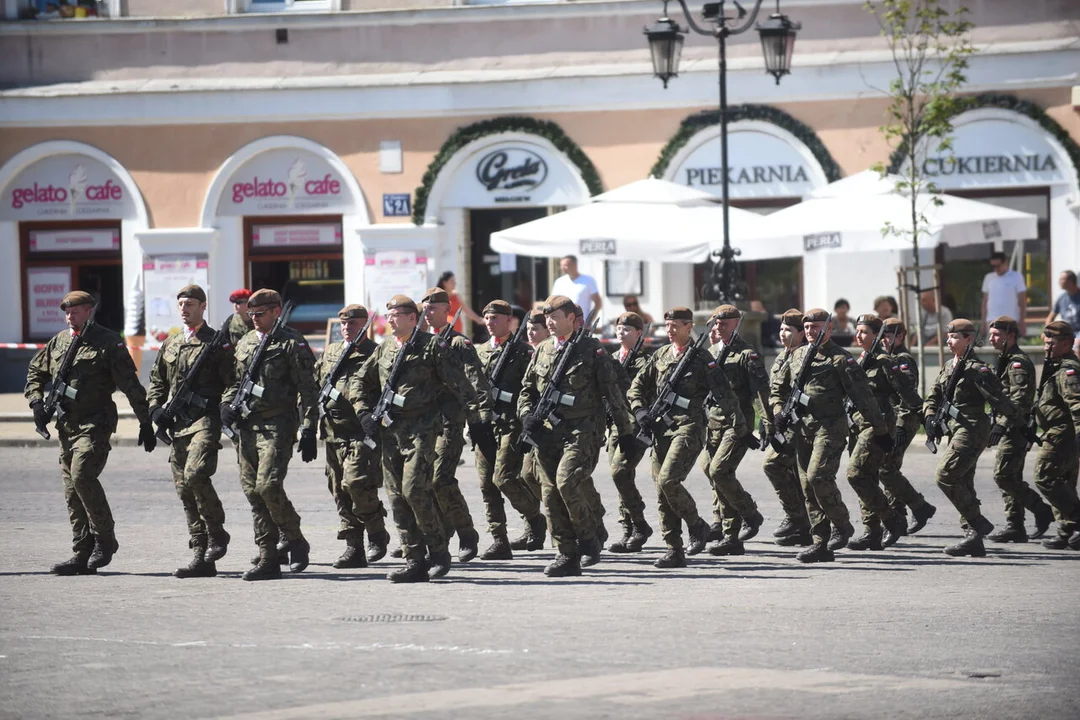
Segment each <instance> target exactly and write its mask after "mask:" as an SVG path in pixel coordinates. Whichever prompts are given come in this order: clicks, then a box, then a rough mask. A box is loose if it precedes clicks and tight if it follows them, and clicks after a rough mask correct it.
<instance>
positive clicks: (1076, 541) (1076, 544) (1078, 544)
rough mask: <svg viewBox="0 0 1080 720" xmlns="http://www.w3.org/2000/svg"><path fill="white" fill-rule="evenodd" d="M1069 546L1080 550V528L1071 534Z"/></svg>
mask: <svg viewBox="0 0 1080 720" xmlns="http://www.w3.org/2000/svg"><path fill="white" fill-rule="evenodd" d="M1069 548H1070V549H1072V550H1080V530H1073V533H1072V535H1070V536H1069Z"/></svg>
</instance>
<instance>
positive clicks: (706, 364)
mask: <svg viewBox="0 0 1080 720" xmlns="http://www.w3.org/2000/svg"><path fill="white" fill-rule="evenodd" d="M679 360H680V358H679V357H676V356H675V346H674V345H673V344H668V345H664V346H663V347H661V348H660V349H659V350H657V351H656V352H655V353H653V355H652V357H651V358H649V362H648V364H647V365H646V366H645V368H644V369H643V370H641V372H639V373H638V375H637V377H635V378H634V382H633V384H632V385H631V386H630V392H629V394H628V398H629V400H630V408H631V410H633V411H634V412H635V413H636V412H637V411H638V410H640V409H642V408H644V409H646V410H647V409H649V408H650V407H651V406H652V404H653V402H655V400H656V396H657V393H659V391H660V387H661V386H662V385H663V384H664V381H665V380H667V378H668V376H669V375H670V374H671V373H672V372H674V370H675V366H676V365H678V363H679ZM674 389H675V393H676V394H677V395H679V397H681V398H685V399H686V400H688V401H689V403H688V404H687V407H685V408H680V407H673V408H672V409H671V413H670V416H671V419H672V420H674V421H675V424H676V428H678V427H682V426H686V425H697V424H700V423H702V421H703V420H704V418H705V401H706V398H709V397H712V401H713V402H715V403H717V406H718V407H719V408H720V410H721V412H722V413H724V416H725V417H727V418H730V419H731V424H732V426H733V427H734V428H735V429H736V432H738V434H740V435H742V434H745V432H746V429H747V427H746V419H745V417H744V416H743V414H742V411H741V410H740V409H739V400H738V398H737V397H736V396H735V393H734V392H733V391H732V389H731V384H730V383H729V382H728V379H727V375H726V374H725V373H724V371H723V370H722V369H721V368H720V367H719V366H718V365H717V364H716V360H715V359H714V358H713V357H712V355H710V354H709V353H708V352H706V351H703V352H700V353H698V355H697V357H696V358H695V359H694V361H693V363H691V364H690V367H688V368H687V371H686V372H685V373H684V374H683V376H682V377H681V378H679V381H678V382H676V383H675V386H674ZM673 429H674V428H673Z"/></svg>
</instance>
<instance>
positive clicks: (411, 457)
mask: <svg viewBox="0 0 1080 720" xmlns="http://www.w3.org/2000/svg"><path fill="white" fill-rule="evenodd" d="M440 429H441V420H440V419H439V418H434V419H423V418H421V419H418V420H417V421H414V422H412V423H408V422H406V421H405V420H404V419H401V420H398V421H397V422H395V423H394V425H393V427H391V428H385V429H384V430H383V431H382V433H381V437H380V439H379V440H380V444H381V445H382V470H383V483H384V485H385V488H386V498H387V500H388V501H389V503H390V512H391V513H392V514H393V516H394V524H395V525H397V529H398V535H399V536H400V538H401V548H402V551H403V553H404V555H405V558H406V559H408V560H416V561H417V562H423V561H424V555H425V554H426V553H425V546H426V547H427V549H428V550H430V551H431V552H433V553H435V552H442V551H444V550H446V535H445V534H444V532H443V525H442V518H441V517H440V515H439V508H438V504H437V502H436V500H435V492H434V478H435V442H436V438H437V437H438V433H439V430H440Z"/></svg>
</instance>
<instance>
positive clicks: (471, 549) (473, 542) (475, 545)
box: [447, 528, 480, 569]
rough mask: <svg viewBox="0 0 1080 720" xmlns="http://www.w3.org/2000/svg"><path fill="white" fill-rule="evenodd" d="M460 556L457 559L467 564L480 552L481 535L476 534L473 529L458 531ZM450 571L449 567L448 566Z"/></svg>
mask: <svg viewBox="0 0 1080 720" xmlns="http://www.w3.org/2000/svg"><path fill="white" fill-rule="evenodd" d="M457 536H458V555H457V559H458V560H459V561H461V562H463V563H467V562H469V561H470V560H472V559H473V558H475V557H476V553H477V552H479V551H480V533H478V532H476V530H475V529H473V528H467V529H465V530H458V533H457ZM447 569H449V565H447Z"/></svg>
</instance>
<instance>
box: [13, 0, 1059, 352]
mask: <svg viewBox="0 0 1080 720" xmlns="http://www.w3.org/2000/svg"><path fill="white" fill-rule="evenodd" d="M315 2H321V0H292V2H285V3H278V4H273V5H272V6H271V5H270V4H263V3H260V2H257V1H254V0H252V1H249V2H246V3H240V2H233V0H230V2H229V3H228V4H226V7H225V11H226V12H224V13H223V14H220V15H214V14H212V13H213V12H214V9H213V8H211V7H209V5H207V4H205V3H204V4H200V3H192V6H191V10H190V11H189V12H190V13H191V14H192V15H193V16H191V17H185V18H172V17H163V16H162V17H159V16H157V14H158V13H165V12H167V9H165V8H162V7H160V6H161V3H153V2H137V1H136V0H130V1H129V2H128V3H127V4H126V7H127V11H128V12H129V13H131V14H132V15H133V16H129V17H117V14H118V13H119V12H120V11H121V10H123V9H124V8H123V6H119V4H118V7H116V8H113V9H114V10H115V12H112V14H111V16H110V17H109V18H107V19H105V18H99V19H88V20H84V21H81V22H76V21H64V20H57V21H44V20H12V21H9V22H5V23H2V24H0V87H3V88H5V89H3V90H0V198H2V201H0V280H2V281H0V294H2V297H3V300H4V301H5V305H6V307H8V308H9V311H8V312H7V313H5V314H4V315H3V316H0V342H31V343H32V342H38V341H41V340H43V339H45V338H47V337H49V336H51V335H52V334H53V333H55V332H56V331H57V329H59V328H61V327H63V316H62V313H60V311H59V299H60V298H61V297H62V296H63V294H64V292H66V291H67V290H68V289H71V288H81V289H87V290H91V291H92V292H95V293H97V294H98V295H99V296H100V301H101V310H100V312H99V321H101V322H102V323H103V324H107V325H109V326H110V327H113V328H115V329H117V330H123V331H125V332H126V333H127V334H128V335H131V336H136V335H142V334H147V335H151V336H163V334H164V333H165V332H168V330H169V329H170V328H171V327H175V324H176V322H177V320H178V319H177V318H176V317H175V316H174V315H173V312H174V309H173V305H174V304H175V303H174V302H173V295H174V293H175V289H176V288H177V287H179V286H180V285H181V284H186V283H185V281H191V280H195V281H198V282H200V284H203V285H204V286H206V287H207V289H208V295H209V296H210V298H211V300H210V306H211V312H210V316H211V321H215V322H216V321H218V320H220V319H223V318H224V317H225V315H227V314H228V313H229V312H231V307H230V306H229V304H228V302H227V296H228V294H229V292H230V291H231V290H233V289H235V288H237V287H243V286H246V287H274V288H277V289H279V290H282V291H283V292H285V293H286V295H287V296H289V297H292V298H294V299H296V300H297V301H298V302H299V307H298V309H297V312H296V315H295V316H294V318H295V322H294V324H297V325H298V326H300V327H301V328H302V329H305V330H309V331H314V330H316V329H318V328H319V327H320V326H323V325H325V319H326V318H327V317H328V316H331V315H333V314H334V312H335V311H336V309H337V308H339V307H340V306H341V305H342V304H344V303H346V302H364V303H369V304H375V305H377V304H378V303H379V302H380V301H382V300H384V299H385V298H386V297H387V296H388V295H389V294H392V293H393V292H396V291H399V290H401V291H407V292H413V293H415V292H419V291H421V290H423V289H424V288H426V287H428V286H430V285H431V284H433V282H434V281H435V279H436V278H437V277H438V275H439V274H440V273H441V272H442V271H445V270H450V271H453V272H454V273H455V274H456V276H457V279H458V283H459V287H458V290H459V292H461V293H462V294H463V296H464V297H465V298H466V299H467V300H469V301H470V302H471V304H472V305H473V307H476V308H479V307H482V306H483V305H484V304H485V303H486V302H487V301H489V300H491V299H494V298H496V297H504V298H507V299H511V300H513V301H515V302H517V303H518V304H521V305H529V304H531V303H532V302H533V301H535V300H537V299H541V298H543V297H545V296H546V295H547V291H548V289H549V287H550V284H551V282H552V280H553V279H554V275H555V273H556V272H557V270H556V269H555V265H554V262H553V261H552V260H551V259H549V258H544V257H523V256H505V255H500V254H499V253H497V252H492V250H491V248H490V234H491V233H492V232H495V231H497V230H500V229H502V228H505V227H510V226H512V225H516V224H519V223H521V222H526V221H528V220H532V219H535V218H537V217H541V216H543V215H545V214H548V213H551V212H557V211H559V210H561V209H564V208H568V207H573V206H575V205H580V204H582V203H585V202H587V201H588V199H589V197H590V196H592V195H595V194H597V193H599V192H603V191H604V190H609V189H612V188H615V187H618V186H620V185H623V184H626V183H628V182H632V181H634V180H638V179H640V178H643V177H647V176H649V175H654V176H656V177H661V178H665V179H668V180H672V181H674V182H677V183H681V184H685V185H689V186H693V187H697V188H700V189H703V190H706V191H709V192H715V193H716V194H717V195H719V192H720V169H719V168H720V159H719V142H718V127H717V125H716V121H717V111H716V81H717V72H716V48H715V46H714V45H713V44H710V42H709V41H708V39H700V38H693V39H691V40H688V43H687V48H686V50H685V51H684V58H683V69H682V72H681V74H680V76H679V77H678V78H676V79H674V80H673V81H672V82H671V84H670V87H669V89H668V90H666V91H665V90H663V89H661V87H660V83H659V82H658V81H657V80H655V79H654V78H653V77H652V76H651V65H650V63H649V59H648V51H647V49H646V47H645V40H644V37H643V36H642V34H641V28H642V26H643V25H645V24H647V23H649V22H652V21H654V20H655V19H656V17H657V15H658V14H659V12H660V8H661V3H660V2H646V1H644V0H634V1H623V2H588V1H586V2H572V3H571V2H553V3H547V4H527V5H515V4H513V3H504V4H495V3H491V4H486V5H485V6H479V7H432V6H434V5H436V3H431V2H428V3H418V2H412V3H410V5H413V6H415V7H414V8H413V9H408V10H400V9H399V10H381V9H379V7H378V6H379V5H380V3H369V4H368V5H366V6H363V5H356V4H353V5H347V4H345V6H344V7H343V3H342V2H327V3H323V4H320V5H318V6H316V5H315V4H312V3H315ZM381 4H383V5H385V4H387V3H381ZM444 4H445V3H444ZM98 5H105V4H103V3H98ZM203 5H207V6H206V7H203ZM278 5H280V7H278ZM323 5H325V7H324V6H323ZM974 5H975V7H973V8H972V17H971V19H972V20H973V21H974V22H975V24H976V29H975V31H974V33H973V36H972V37H973V41H974V42H975V43H976V45H977V47H978V48H979V52H978V53H977V54H976V55H975V56H974V57H973V59H972V61H971V67H970V69H969V71H968V78H969V84H968V86H967V87H966V88H965V91H966V93H968V94H969V95H970V96H971V98H972V103H971V106H970V109H968V110H967V111H965V112H964V113H963V114H962V115H960V116H959V117H957V118H956V122H955V125H956V133H955V143H954V148H955V149H954V157H952V158H949V159H946V158H938V157H929V158H925V159H924V169H925V170H926V171H927V172H928V173H931V174H935V175H937V180H938V184H939V185H941V186H942V187H944V188H945V189H946V190H947V191H948V192H955V193H957V194H961V195H964V196H967V197H974V198H978V199H982V200H985V201H989V202H995V203H1000V204H1003V205H1007V206H1009V207H1015V208H1018V209H1023V210H1028V211H1030V212H1034V213H1036V214H1037V215H1038V217H1039V221H1040V222H1039V236H1038V237H1037V238H1031V239H1028V240H1026V241H1024V242H1023V243H1021V244H1019V247H1015V246H1014V244H1013V243H1002V242H1001V241H1000V240H996V239H995V238H994V237H993V232H992V229H988V231H987V242H986V244H985V245H984V246H969V247H964V248H956V249H953V248H948V247H942V248H938V249H937V250H936V251H932V252H930V253H927V254H926V255H924V257H922V258H920V261H921V262H923V263H929V262H938V263H941V264H942V265H943V268H944V269H943V280H944V283H945V289H946V295H947V296H951V298H950V299H951V300H952V302H953V304H954V305H955V306H956V308H957V311H958V312H959V313H961V314H973V313H977V311H978V301H979V297H978V293H979V288H980V286H981V280H982V276H983V275H984V274H985V273H986V272H987V271H988V269H989V268H988V265H987V262H986V259H987V256H988V254H989V252H990V251H991V250H993V249H998V250H1004V251H1006V252H1009V253H1011V254H1012V255H1013V257H1014V261H1015V263H1016V266H1017V268H1018V269H1020V270H1021V271H1022V272H1023V273H1024V274H1025V276H1026V277H1027V279H1028V284H1029V288H1030V289H1029V305H1030V306H1031V307H1032V308H1033V311H1032V312H1033V314H1037V313H1039V312H1041V313H1042V314H1045V308H1046V307H1047V306H1048V305H1049V304H1050V303H1051V302H1052V300H1053V297H1054V296H1056V294H1057V292H1058V291H1057V287H1056V277H1057V274H1058V273H1060V272H1061V271H1062V270H1066V269H1074V270H1075V269H1080V215H1078V213H1080V183H1078V165H1080V149H1078V148H1077V145H1076V140H1077V138H1080V116H1078V107H1077V106H1078V105H1080V91H1078V89H1077V88H1078V86H1080V80H1078V78H1077V75H1078V70H1080V50H1078V49H1077V48H1078V47H1080V46H1078V40H1080V38H1078V37H1077V30H1076V27H1077V23H1076V21H1077V20H1080V7H1073V5H1072V4H1070V3H1060V2H1054V1H1053V0H1032V2H1028V3H1024V4H1022V5H1023V7H1020V6H1019V5H1020V4H1017V3H1013V2H1010V1H1009V0H983V1H982V2H979V3H975V4H974ZM260 6H261V7H260ZM19 7H21V5H20V3H10V2H9V3H8V5H7V6H6V8H7V11H8V12H9V16H10V14H17V12H19ZM170 7H171V6H170ZM397 7H403V5H401V4H399V5H397ZM259 9H272V10H275V12H271V13H265V12H263V13H253V12H248V11H251V10H259ZM782 9H783V10H784V11H785V12H787V13H788V14H789V15H791V16H792V18H793V19H795V20H799V21H800V22H802V25H803V30H802V31H801V32H800V35H799V38H798V41H797V43H796V48H795V60H794V67H793V72H792V75H791V76H790V77H786V78H784V80H783V82H782V83H781V84H779V85H776V84H774V83H773V82H772V80H771V78H769V77H768V76H766V75H765V74H764V72H763V63H762V60H761V57H760V48H759V46H758V44H757V38H756V36H754V34H753V33H748V34H747V35H746V36H739V37H738V38H737V42H733V43H732V45H731V47H730V50H729V58H730V60H729V75H728V82H729V102H730V103H731V105H732V108H731V116H730V117H731V126H730V132H731V135H730V158H729V179H730V183H731V197H732V203H733V204H734V205H738V206H741V207H745V208H747V209H750V210H753V211H755V212H761V213H768V212H771V211H774V210H777V209H780V208H783V207H786V206H788V205H791V204H793V203H797V202H799V201H800V200H801V198H802V197H803V196H804V195H805V194H806V193H808V192H810V191H812V190H814V189H816V188H819V187H822V186H824V185H826V184H828V183H829V182H832V181H834V180H838V179H840V178H841V177H845V176H848V175H852V174H854V173H857V172H860V171H862V170H865V169H866V168H867V167H869V166H870V165H872V164H873V163H876V162H885V163H889V162H890V157H891V152H892V149H891V148H890V147H889V146H888V145H887V144H886V143H885V141H884V140H883V139H882V137H881V134H880V132H879V126H880V125H881V124H882V123H883V122H884V121H885V117H884V112H885V107H886V100H885V99H884V98H883V97H882V95H881V93H880V90H878V88H883V87H887V86H888V83H889V80H890V77H891V73H893V72H895V70H894V69H893V64H892V60H891V57H890V55H889V53H888V50H887V47H886V46H885V45H884V43H883V41H882V40H881V38H880V37H879V36H878V28H877V26H876V23H875V20H874V19H873V17H872V16H870V15H869V14H867V13H866V12H865V10H863V9H862V3H861V2H853V1H851V0H786V1H785V2H783V3H782ZM199 13H202V14H203V15H204V16H195V15H198V14H199ZM102 15H104V12H103V13H102ZM137 15H142V17H138V16H137ZM1066 21H1072V22H1071V23H1070V22H1066ZM717 232H718V235H719V232H720V230H719V228H718V229H717ZM732 240H733V244H734V245H735V246H736V247H738V246H739V244H740V241H739V238H737V237H733V238H732ZM661 242H662V239H661ZM586 249H588V248H586ZM910 255H911V254H910V253H896V252H880V253H861V254H850V255H839V256H838V255H836V254H832V255H829V256H828V262H826V261H825V259H824V256H817V257H816V256H815V255H814V253H813V251H808V252H806V253H805V254H804V255H802V256H800V257H792V258H783V259H777V260H769V261H758V262H754V263H747V264H746V266H745V271H746V276H747V280H748V282H749V285H750V288H751V297H752V298H753V299H757V300H760V301H762V302H763V303H764V304H765V306H766V307H767V308H768V309H769V310H771V311H773V312H782V311H783V310H784V309H786V308H787V307H790V306H798V307H806V306H814V305H821V306H828V307H831V306H832V303H833V302H834V301H835V300H836V299H837V298H839V297H845V298H847V299H848V300H849V301H850V302H851V304H852V307H853V309H854V311H855V312H859V311H865V310H869V309H870V308H869V305H870V302H871V300H872V298H873V297H875V296H877V295H881V294H893V295H895V294H896V292H897V291H896V272H895V268H896V267H897V266H899V265H901V264H906V263H910V262H912V260H913V258H911V257H910ZM580 260H581V263H580V264H581V266H582V270H583V272H586V273H588V274H590V275H593V276H594V277H596V279H597V281H598V283H599V285H600V289H601V293H602V294H603V295H604V301H605V307H606V308H607V309H608V310H609V312H608V313H607V315H608V317H609V319H610V318H611V317H614V314H615V313H614V312H613V310H614V309H616V308H621V298H622V296H623V295H625V294H628V293H633V294H638V295H640V296H641V299H642V306H643V307H644V309H645V310H646V311H648V312H650V313H651V314H653V315H654V316H659V315H660V314H661V313H662V311H663V309H664V308H667V307H670V306H672V305H693V304H695V303H696V302H697V301H698V299H699V293H698V290H699V288H700V287H701V285H702V284H703V282H704V280H705V274H706V272H707V268H706V266H704V265H702V266H692V265H678V264H662V263H648V262H646V263H633V262H626V261H624V260H621V259H620V258H618V257H617V256H614V257H612V256H605V255H603V254H588V253H583V254H582V257H581V259H580Z"/></svg>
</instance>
